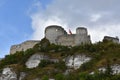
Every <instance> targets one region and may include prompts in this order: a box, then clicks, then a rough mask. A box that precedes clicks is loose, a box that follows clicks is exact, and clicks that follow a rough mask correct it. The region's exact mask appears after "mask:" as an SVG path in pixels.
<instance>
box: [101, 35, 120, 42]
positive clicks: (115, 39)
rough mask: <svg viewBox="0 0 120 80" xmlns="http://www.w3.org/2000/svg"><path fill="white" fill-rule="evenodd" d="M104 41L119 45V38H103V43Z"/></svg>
mask: <svg viewBox="0 0 120 80" xmlns="http://www.w3.org/2000/svg"><path fill="white" fill-rule="evenodd" d="M104 40H108V41H112V42H114V43H119V38H117V37H110V36H104V39H103V41H104Z"/></svg>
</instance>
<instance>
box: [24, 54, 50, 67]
mask: <svg viewBox="0 0 120 80" xmlns="http://www.w3.org/2000/svg"><path fill="white" fill-rule="evenodd" d="M43 59H48V57H47V56H45V55H43V54H39V53H36V54H34V55H32V56H31V57H30V58H29V59H28V61H27V62H26V64H25V65H26V67H27V68H36V67H37V66H38V65H39V63H40V62H41V60H43Z"/></svg>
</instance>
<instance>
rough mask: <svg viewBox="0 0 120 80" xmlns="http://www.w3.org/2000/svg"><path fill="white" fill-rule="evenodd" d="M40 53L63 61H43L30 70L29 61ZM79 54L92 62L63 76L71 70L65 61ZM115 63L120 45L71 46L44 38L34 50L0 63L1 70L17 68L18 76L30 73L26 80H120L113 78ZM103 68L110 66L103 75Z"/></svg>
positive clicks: (117, 60) (119, 56) (111, 43)
mask: <svg viewBox="0 0 120 80" xmlns="http://www.w3.org/2000/svg"><path fill="white" fill-rule="evenodd" d="M40 52H42V53H44V54H45V55H49V56H51V57H54V58H57V59H59V60H60V62H58V63H53V62H50V61H47V60H42V61H41V63H40V64H39V66H38V67H37V68H34V69H27V68H26V66H25V62H26V61H27V60H28V58H29V57H30V56H31V55H33V54H35V53H40ZM77 54H85V55H87V56H89V57H91V58H92V59H91V60H90V61H89V62H87V63H84V64H82V66H81V67H80V68H79V69H77V70H74V71H72V72H70V73H69V74H68V75H63V73H64V72H65V71H66V69H67V67H66V65H65V62H64V61H62V59H64V58H65V57H67V56H69V55H77ZM113 64H120V44H115V43H113V42H112V41H103V42H97V43H95V44H84V45H80V46H74V47H70V46H69V47H67V46H61V45H55V44H50V42H49V41H48V40H47V39H45V38H44V39H42V40H41V42H40V43H38V44H36V45H35V46H34V47H33V48H32V49H28V50H26V51H20V52H16V53H15V54H11V55H6V56H5V58H4V59H2V60H1V61H0V71H2V69H3V68H4V67H7V66H9V67H13V68H14V69H15V71H16V72H17V73H18V74H19V72H26V73H27V74H29V75H27V76H26V78H25V80H32V79H35V78H36V77H38V78H41V79H42V80H48V78H55V80H119V79H120V74H117V75H113V74H112V70H111V68H110V67H109V66H110V65H113ZM100 67H106V72H105V73H102V72H99V71H98V68H100ZM92 71H95V74H92V75H91V74H89V73H90V72H92Z"/></svg>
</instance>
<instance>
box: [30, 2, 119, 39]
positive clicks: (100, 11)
mask: <svg viewBox="0 0 120 80" xmlns="http://www.w3.org/2000/svg"><path fill="white" fill-rule="evenodd" d="M119 3H120V0H53V2H52V3H50V4H49V5H47V7H46V9H44V10H39V11H38V12H37V13H34V14H33V15H32V20H33V22H34V24H33V28H35V32H37V33H36V34H39V31H37V30H38V28H39V29H41V28H45V26H46V25H47V23H48V22H50V21H52V22H53V23H54V21H56V23H60V24H61V25H65V26H68V28H71V29H73V30H74V29H75V28H76V27H78V26H83V25H85V26H86V27H87V28H88V29H89V30H90V31H91V32H90V33H91V35H92V39H93V40H94V41H98V40H101V39H102V38H103V36H104V35H111V36H120V35H119V31H120V23H119V21H120V14H119V12H120V5H119ZM96 15H100V17H96ZM35 16H37V18H35ZM53 18H55V19H53ZM56 18H57V20H56ZM92 18H95V19H92ZM37 20H39V21H41V22H38V21H37ZM38 23H39V24H38ZM48 25H49V24H48ZM116 28H117V29H116ZM66 29H67V28H66ZM41 34H42V33H41ZM96 34H97V35H96ZM33 35H34V34H33ZM98 35H99V36H98ZM34 36H35V35H34ZM39 36H40V35H39ZM97 37H98V38H97ZM39 38H40V37H39Z"/></svg>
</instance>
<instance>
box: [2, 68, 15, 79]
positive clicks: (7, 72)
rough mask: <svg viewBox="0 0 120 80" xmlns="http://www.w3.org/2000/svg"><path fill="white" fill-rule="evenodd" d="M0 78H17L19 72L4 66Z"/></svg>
mask: <svg viewBox="0 0 120 80" xmlns="http://www.w3.org/2000/svg"><path fill="white" fill-rule="evenodd" d="M0 80H17V74H16V73H15V72H14V71H12V69H11V68H4V69H3V71H2V74H1V75H0Z"/></svg>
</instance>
